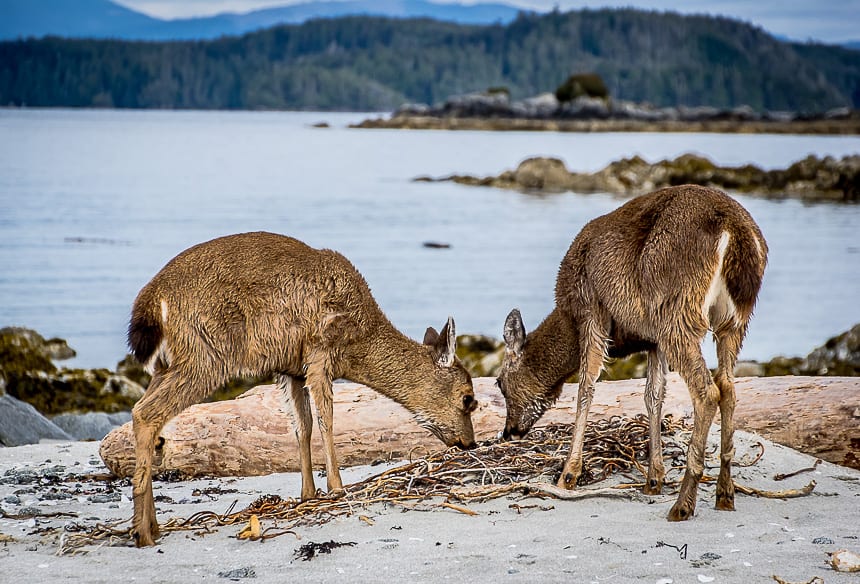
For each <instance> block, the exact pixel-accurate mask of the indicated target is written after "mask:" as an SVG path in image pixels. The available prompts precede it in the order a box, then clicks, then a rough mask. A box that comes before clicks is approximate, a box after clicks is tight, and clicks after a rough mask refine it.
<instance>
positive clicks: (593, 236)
mask: <svg viewBox="0 0 860 584" xmlns="http://www.w3.org/2000/svg"><path fill="white" fill-rule="evenodd" d="M766 263H767V244H766V243H765V240H764V237H763V236H762V234H761V231H760V230H759V228H758V226H757V225H756V223H755V221H753V219H752V217H751V216H750V215H749V213H748V212H747V211H746V210H745V209H744V208H743V207H741V205H739V204H738V203H737V202H735V201H734V200H733V199H732V198H730V197H729V196H728V195H726V194H724V193H721V192H720V191H717V190H714V189H710V188H705V187H700V186H694V185H683V186H675V187H669V188H664V189H661V190H658V191H656V192H653V193H650V194H648V195H643V196H640V197H637V198H635V199H632V200H631V201H629V202H627V203H625V204H624V205H622V206H621V207H619V208H618V209H616V210H615V211H613V212H611V213H608V214H607V215H603V216H602V217H598V218H596V219H594V220H593V221H591V222H589V223H588V224H587V225H586V226H585V227H584V228H583V229H582V231H581V232H580V233H579V235H577V237H576V238H575V239H574V241H573V243H572V244H571V246H570V248H569V249H568V251H567V254H566V255H565V257H564V259H563V260H562V262H561V267H560V268H559V272H558V278H557V280H556V287H555V298H556V303H555V308H554V309H553V311H552V312H551V313H550V314H549V316H547V317H546V319H545V320H544V321H543V322H542V323H541V324H540V325H539V326H538V327H537V328H536V329H535V330H534V331H532V332H531V333H529V334H528V336H527V335H526V331H525V327H524V326H523V322H522V317H521V316H520V313H519V311H518V310H516V309H515V310H513V311H512V312H511V313H510V314H509V315H508V317H507V320H506V321H505V327H504V338H505V345H506V351H505V359H504V363H503V365H502V369H501V371H500V373H499V377H498V381H497V384H498V386H499V388H500V389H501V391H502V394H503V395H504V397H505V402H506V404H507V419H506V422H505V430H504V434H503V435H504V436H505V437H520V436H522V435H524V434H525V433H526V432H528V431H529V429H530V428H531V427H532V425H533V424H534V423H535V422H536V421H537V420H538V419H539V418H540V417H541V416H542V415H543V413H544V412H545V411H546V409H547V408H548V407H550V406H551V405H552V404H553V403H555V401H556V400H557V399H558V396H559V394H560V393H561V390H562V385H563V383H564V381H565V379H566V378H567V377H568V376H570V375H571V374H572V373H574V372H577V371H578V372H579V391H578V395H577V400H578V401H577V411H576V423H575V429H574V433H573V439H572V441H571V447H570V454H569V456H568V458H567V461H566V462H565V465H564V468H563V470H562V473H561V477H560V478H559V480H558V486H559V487H563V488H568V489H572V488H574V486H575V485H576V482H577V480H578V478H579V476H580V473H581V471H582V446H583V440H584V434H585V422H586V419H587V417H588V409H589V407H590V406H591V399H592V396H593V393H594V383H595V381H596V380H597V378H598V376H599V374H600V371H601V369H602V368H603V364H604V361H605V360H606V358H607V357H623V356H626V355H629V354H631V353H634V352H639V351H647V352H648V361H647V379H646V382H645V409H646V411H647V414H648V421H649V425H650V460H649V468H648V476H647V480H646V484H645V488H644V491H645V493H647V494H657V493H659V492H660V490H661V488H662V485H663V478H664V476H665V471H664V468H663V460H662V446H661V442H660V418H661V408H662V404H663V397H664V394H665V388H666V373H667V369H668V367H671V368H672V369H674V370H676V371H678V372H679V373H680V375H681V377H682V378H683V379H684V382H685V383H686V384H687V387H688V389H689V391H690V395H691V397H692V400H693V413H694V421H693V433H692V437H691V439H690V445H689V448H688V451H687V468H686V471H685V473H684V479H683V481H682V484H681V490H680V493H679V495H678V499H677V501H676V502H675V504H674V506H673V507H672V509H671V510H670V512H669V517H668V518H669V520H670V521H681V520H685V519H688V518H689V517H690V516H692V514H693V512H694V510H695V507H696V493H697V490H698V485H699V479H700V478H701V477H702V472H703V469H704V455H705V445H706V441H707V434H708V429H709V428H710V425H711V422H712V420H713V418H714V414H715V413H716V410H717V407H718V406H719V409H720V421H721V444H720V474H719V479H718V482H717V493H716V496H717V500H716V508H717V509H725V510H733V509H734V484H733V483H732V477H731V463H732V457H733V456H734V444H733V434H734V427H733V415H734V408H735V390H734V380H733V370H734V367H735V362H736V360H737V355H738V351H740V348H741V343H742V342H743V339H744V336H745V335H746V331H747V325H748V324H749V319H750V317H751V315H752V312H753V307H754V306H755V302H756V297H757V296H758V291H759V288H760V287H761V281H762V277H763V275H764V269H765V264H766ZM709 329H710V330H711V331H713V333H714V338H715V340H716V345H717V357H718V360H719V365H718V368H717V370H716V373H715V375H714V377H712V376H711V373H710V372H709V371H708V368H707V365H706V364H705V359H704V358H703V356H702V351H701V341H702V339H703V338H704V336H705V334H706V333H707V331H708V330H709Z"/></svg>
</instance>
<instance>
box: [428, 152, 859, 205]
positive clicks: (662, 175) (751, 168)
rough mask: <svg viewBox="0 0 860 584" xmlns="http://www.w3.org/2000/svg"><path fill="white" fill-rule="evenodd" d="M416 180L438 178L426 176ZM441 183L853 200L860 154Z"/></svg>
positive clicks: (528, 169)
mask: <svg viewBox="0 0 860 584" xmlns="http://www.w3.org/2000/svg"><path fill="white" fill-rule="evenodd" d="M416 180H422V181H432V180H434V179H430V178H427V177H421V178H420V179H416ZM436 180H440V181H453V182H457V183H460V184H465V185H470V186H491V187H497V188H509V189H517V190H523V191H538V190H539V191H544V192H561V191H574V192H579V193H593V192H609V193H617V194H622V195H638V194H643V193H647V192H650V191H653V190H656V189H659V188H663V187H669V186H676V185H681V184H697V185H703V186H710V187H715V188H720V189H726V190H730V191H736V192H742V193H747V194H761V195H765V196H768V197H776V198H783V197H792V198H800V199H805V200H822V201H844V202H852V201H857V200H860V155H853V156H845V157H843V158H841V159H835V158H833V157H830V156H827V157H824V158H817V157H815V156H809V157H807V158H805V159H803V160H800V161H798V162H796V163H794V164H792V165H791V166H789V167H788V168H787V169H782V170H762V169H761V168H759V167H757V166H755V165H752V164H746V165H743V166H736V167H721V166H717V165H715V164H714V163H713V162H712V161H710V160H708V159H707V158H704V157H701V156H697V155H695V154H684V155H682V156H679V157H677V158H675V159H673V160H661V161H659V162H655V163H653V164H652V163H649V162H647V161H646V160H644V159H642V158H640V157H638V156H634V157H632V158H623V159H621V160H617V161H614V162H611V163H610V164H609V165H607V166H606V167H605V168H603V169H601V170H599V171H597V172H594V173H577V172H570V171H568V169H567V168H566V167H565V165H564V163H563V162H562V161H561V160H559V159H557V158H543V157H535V158H528V159H526V160H524V161H523V162H522V163H520V165H519V166H518V167H517V168H516V169H515V170H506V171H504V172H502V173H501V174H500V175H498V176H495V177H483V178H482V177H472V176H462V175H453V176H448V177H444V178H441V179H436Z"/></svg>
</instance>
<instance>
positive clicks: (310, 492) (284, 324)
mask: <svg viewBox="0 0 860 584" xmlns="http://www.w3.org/2000/svg"><path fill="white" fill-rule="evenodd" d="M128 341H129V345H130V346H131V349H132V351H133V353H134V355H135V357H136V358H137V359H138V360H139V361H140V362H141V363H144V364H146V365H147V367H148V368H149V369H150V370H151V371H152V374H153V377H152V381H151V382H150V385H149V388H148V389H147V390H146V394H145V395H144V397H143V398H142V399H141V400H140V401H139V402H138V403H137V404H136V405H135V406H134V409H133V410H132V420H133V427H134V439H135V459H136V466H135V471H134V478H133V482H132V488H133V496H134V519H133V525H132V532H133V535H134V537H135V539H136V542H137V545H138V546H146V545H153V543H154V540H155V539H156V538H157V537H158V535H159V529H158V523H157V521H156V516H155V504H154V501H153V497H152V476H151V473H152V459H153V448H154V445H155V441H156V437H157V436H158V433H159V432H160V431H161V428H162V427H163V426H164V424H165V423H166V422H167V421H168V420H170V419H171V418H172V417H173V416H175V415H176V414H178V413H179V412H181V411H182V410H183V409H185V408H186V407H188V406H190V405H192V404H194V403H197V402H200V401H201V400H203V399H204V398H206V397H207V396H208V395H210V394H211V393H212V392H213V391H214V390H215V389H217V388H218V387H219V386H220V385H222V384H223V383H224V382H226V381H228V380H229V379H231V378H232V377H235V376H250V375H274V376H275V379H276V381H277V383H278V385H279V386H280V389H281V390H282V391H283V393H284V396H285V399H286V400H287V401H290V402H291V403H292V408H291V409H292V415H293V426H294V427H295V431H296V437H297V439H298V441H299V461H300V465H301V473H302V492H301V497H302V499H303V500H306V499H311V498H313V497H315V496H316V489H315V487H314V480H313V474H312V467H311V450H310V438H311V428H312V425H313V424H312V415H311V407H310V400H309V395H308V394H310V396H311V397H313V401H314V404H315V405H316V410H317V422H318V424H319V429H320V432H321V434H322V439H323V445H324V451H325V466H326V477H327V481H326V482H327V486H328V490H329V492H330V493H333V494H337V493H338V492H339V491H340V490H341V489H342V486H343V485H342V482H341V478H340V472H339V470H338V464H337V457H336V454H335V448H334V439H333V437H332V417H333V413H332V403H333V398H332V382H333V380H335V379H338V378H344V379H349V380H351V381H355V382H358V383H363V384H365V385H367V386H369V387H371V388H373V389H375V390H376V391H378V392H380V393H382V394H383V395H386V396H388V397H390V398H391V399H393V400H395V401H396V402H398V403H400V404H401V405H403V406H404V407H406V408H407V409H408V410H409V411H410V412H412V413H413V414H414V416H415V419H416V420H417V422H418V423H419V424H420V425H421V426H423V427H424V428H426V429H428V430H429V431H430V432H432V433H433V434H435V435H436V436H437V437H438V438H439V439H441V440H442V441H443V442H444V443H445V444H447V445H448V446H453V445H457V446H460V447H463V448H471V447H473V446H474V445H475V438H474V432H473V429H472V421H471V413H472V412H473V411H474V410H475V408H476V407H477V402H476V401H475V397H474V396H475V394H474V391H473V389H472V380H471V377H470V376H469V374H468V373H467V371H466V369H465V368H464V367H463V366H462V365H461V364H460V362H459V361H458V360H457V359H456V358H455V356H454V350H455V343H456V337H455V330H454V321H453V319H451V318H449V319H448V322H447V324H446V325H445V326H444V327H443V328H442V331H441V334H439V333H437V332H436V331H435V330H434V329H432V328H429V329H427V333H426V335H425V337H424V344H423V345H422V344H419V343H417V342H415V341H413V340H411V339H409V338H408V337H406V336H405V335H403V334H402V333H400V332H399V331H398V330H397V329H396V328H395V327H394V326H393V325H392V324H391V322H390V321H389V320H388V319H387V318H386V317H385V315H384V314H383V312H382V311H381V310H380V308H379V306H378V305H377V303H376V301H375V300H374V298H373V296H372V295H371V292H370V289H369V287H368V285H367V283H366V282H365V280H364V278H363V277H362V276H361V274H359V272H358V271H357V270H356V269H355V267H353V265H352V264H351V263H350V262H349V261H348V260H347V259H346V258H344V257H343V256H342V255H340V254H339V253H336V252H334V251H331V250H325V249H323V250H317V249H313V248H311V247H308V246H307V245H305V244H304V243H302V242H300V241H297V240H295V239H292V238H289V237H284V236H281V235H275V234H271V233H245V234H240V235H231V236H227V237H222V238H219V239H214V240H212V241H209V242H206V243H202V244H199V245H196V246H194V247H191V248H189V249H187V250H185V251H184V252H182V253H180V254H179V255H178V256H176V257H175V258H173V259H172V260H171V261H170V262H168V264H167V265H166V266H165V267H164V268H163V269H162V270H161V271H160V272H159V273H158V274H157V275H156V276H155V277H154V278H153V279H152V280H151V281H150V282H149V283H148V284H147V285H146V286H144V287H143V289H142V290H141V291H140V293H139V294H138V296H137V299H136V300H135V302H134V307H133V309H132V314H131V323H130V325H129V331H128Z"/></svg>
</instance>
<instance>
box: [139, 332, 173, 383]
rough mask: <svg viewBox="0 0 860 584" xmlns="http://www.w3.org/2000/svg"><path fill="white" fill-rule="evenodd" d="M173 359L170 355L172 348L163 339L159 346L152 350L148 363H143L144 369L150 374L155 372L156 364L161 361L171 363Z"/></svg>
mask: <svg viewBox="0 0 860 584" xmlns="http://www.w3.org/2000/svg"><path fill="white" fill-rule="evenodd" d="M171 360H172V358H171V355H170V349H168V348H167V343H166V342H165V341H164V340H162V341H161V342H160V343H159V344H158V348H156V349H155V351H153V352H152V356H151V357H150V358H149V360H147V362H146V363H144V364H143V369H144V370H145V371H146V372H147V373H149V374H150V375H154V374H155V366H156V365H157V364H158V362H159V361H161V362H162V363H163V364H164V365H165V366H166V365H170V361H171Z"/></svg>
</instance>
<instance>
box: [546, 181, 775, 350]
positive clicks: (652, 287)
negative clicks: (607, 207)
mask: <svg viewBox="0 0 860 584" xmlns="http://www.w3.org/2000/svg"><path fill="white" fill-rule="evenodd" d="M721 239H724V240H725V245H726V246H727V249H726V250H724V256H723V257H724V263H723V277H724V278H725V280H726V285H727V287H728V290H729V292H730V293H731V295H732V297H733V300H734V301H735V302H736V303H737V304H738V306H739V308H741V309H744V310H746V309H747V308H748V310H749V311H751V310H752V305H753V304H754V303H755V297H756V295H757V293H758V289H759V286H760V284H761V277H762V274H763V271H764V263H765V262H766V255H767V246H766V244H765V241H764V237H763V236H762V234H761V231H760V230H759V228H758V226H757V225H756V224H755V222H754V221H753V219H752V217H750V215H749V213H748V212H747V211H746V210H745V209H744V208H743V207H742V206H741V205H740V204H738V203H737V202H736V201H734V200H733V199H732V198H731V197H729V196H728V195H726V194H725V193H722V192H720V191H717V190H715V189H711V188H706V187H700V186H694V185H683V186H678V187H669V188H665V189H661V190H659V191H655V192H653V193H650V194H648V195H642V196H640V197H637V198H635V199H632V200H631V201H628V202H627V203H625V204H624V205H622V206H621V207H619V208H618V209H616V210H615V211H613V212H611V213H608V214H606V215H603V216H601V217H598V218H596V219H594V220H593V221H591V222H589V223H588V224H587V225H586V226H585V227H584V228H583V229H582V231H581V232H580V233H579V235H578V236H577V237H576V239H574V241H573V243H572V244H571V246H570V249H569V250H568V252H567V254H566V256H565V258H564V260H563V261H562V264H561V267H560V270H559V274H558V279H557V282H556V300H557V303H558V306H559V307H560V308H561V309H563V310H565V311H566V312H568V313H570V314H572V315H573V316H574V317H581V316H583V315H584V313H586V312H588V311H590V310H592V309H593V307H594V306H597V305H599V306H601V307H602V308H604V309H606V310H608V312H609V313H610V314H611V315H612V317H613V320H615V321H617V322H618V323H619V324H621V325H622V326H624V327H625V328H628V329H629V330H630V331H633V332H636V333H638V334H641V335H645V336H646V338H647V337H648V336H650V335H648V334H647V330H642V325H643V323H644V324H645V325H646V326H645V328H648V327H647V324H648V323H656V322H658V321H665V318H666V317H672V316H673V315H677V314H679V311H682V310H683V309H684V308H685V307H689V306H698V307H699V311H701V304H702V302H704V299H705V295H706V294H707V291H708V287H709V285H710V283H711V280H712V278H713V277H714V273H715V270H716V268H717V263H718V261H719V258H720V255H719V247H720V245H721V243H720V242H721ZM637 328H638V329H640V330H637Z"/></svg>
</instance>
